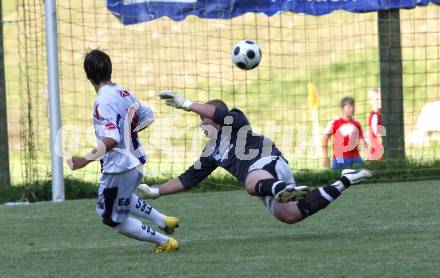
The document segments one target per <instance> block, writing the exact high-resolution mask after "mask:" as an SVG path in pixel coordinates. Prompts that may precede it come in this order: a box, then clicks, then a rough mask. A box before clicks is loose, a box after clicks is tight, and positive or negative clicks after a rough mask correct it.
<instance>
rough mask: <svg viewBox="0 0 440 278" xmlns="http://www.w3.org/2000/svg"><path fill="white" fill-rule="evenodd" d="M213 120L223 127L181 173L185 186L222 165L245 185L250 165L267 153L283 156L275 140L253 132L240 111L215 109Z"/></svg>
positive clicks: (180, 177) (268, 154)
mask: <svg viewBox="0 0 440 278" xmlns="http://www.w3.org/2000/svg"><path fill="white" fill-rule="evenodd" d="M213 121H214V122H215V123H217V124H219V125H221V128H220V129H219V130H218V132H217V136H216V137H215V138H212V139H211V140H209V142H208V145H207V146H206V148H205V149H204V151H203V153H202V155H201V156H200V158H199V160H198V161H197V162H196V163H194V164H193V165H192V166H191V167H189V168H188V170H186V171H185V172H184V173H183V174H182V175H180V176H179V179H180V181H181V182H182V184H183V186H184V187H186V188H190V187H193V186H195V185H197V184H198V183H199V182H201V181H202V180H203V179H205V178H206V177H207V176H209V175H210V174H211V173H212V172H213V171H214V170H215V169H216V168H217V167H222V168H224V169H225V170H226V171H228V172H229V173H231V174H232V175H233V176H234V177H236V178H237V179H239V180H240V181H241V182H242V183H243V184H244V183H245V181H246V177H247V174H248V169H249V167H250V166H251V165H252V164H253V163H254V162H255V161H257V160H258V159H260V158H262V157H266V156H280V155H281V152H280V151H279V150H278V149H277V148H276V147H275V145H274V144H273V142H272V140H270V139H268V138H267V137H264V136H262V135H258V134H254V133H253V132H252V129H251V126H250V123H249V120H248V119H247V118H246V116H245V115H244V114H243V112H241V111H240V110H238V109H236V108H233V109H232V110H231V111H228V110H226V109H221V108H216V110H215V113H214V118H213Z"/></svg>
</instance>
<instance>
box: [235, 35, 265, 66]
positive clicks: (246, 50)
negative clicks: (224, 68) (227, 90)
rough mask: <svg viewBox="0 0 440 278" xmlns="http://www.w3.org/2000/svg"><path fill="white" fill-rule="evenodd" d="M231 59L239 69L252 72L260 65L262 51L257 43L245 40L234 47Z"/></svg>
mask: <svg viewBox="0 0 440 278" xmlns="http://www.w3.org/2000/svg"><path fill="white" fill-rule="evenodd" d="M231 57H232V62H234V64H235V65H236V66H237V67H239V68H241V69H243V70H251V69H254V68H256V67H257V66H258V65H259V64H260V61H261V49H260V47H259V46H258V44H257V43H256V42H255V41H251V40H244V41H241V42H239V43H237V44H236V45H235V46H234V48H233V49H232V55H231Z"/></svg>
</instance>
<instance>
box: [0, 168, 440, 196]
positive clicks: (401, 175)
mask: <svg viewBox="0 0 440 278" xmlns="http://www.w3.org/2000/svg"><path fill="white" fill-rule="evenodd" d="M366 167H367V168H369V169H371V170H373V171H375V172H376V175H375V177H374V178H373V179H371V181H370V182H398V181H411V180H421V179H440V161H435V162H431V163H416V162H411V161H375V162H370V163H367V165H366ZM294 174H295V180H296V183H297V184H300V185H309V186H318V185H322V184H327V183H329V182H331V181H333V180H335V179H337V178H338V177H339V174H340V173H339V172H335V171H330V170H321V171H314V170H301V171H295V173H294ZM167 180H168V177H162V178H155V179H152V178H146V179H145V180H144V182H145V183H147V184H161V183H164V182H166V181H167ZM242 188H243V186H242V185H241V184H240V183H239V182H238V181H237V180H236V179H235V178H233V177H232V176H230V175H227V176H221V177H219V176H213V177H209V178H208V179H206V180H205V181H203V182H202V183H201V184H200V185H199V186H197V187H195V188H194V189H192V190H190V191H191V192H207V191H226V190H238V189H242ZM65 190H66V199H70V200H73V199H85V198H95V197H96V195H97V191H98V183H97V182H96V183H90V182H85V181H82V180H78V179H71V178H66V179H65ZM51 198H52V190H51V181H50V180H47V181H41V182H36V183H33V184H28V185H18V186H12V187H8V188H6V189H2V190H0V203H5V202H12V201H30V202H36V201H47V200H51Z"/></svg>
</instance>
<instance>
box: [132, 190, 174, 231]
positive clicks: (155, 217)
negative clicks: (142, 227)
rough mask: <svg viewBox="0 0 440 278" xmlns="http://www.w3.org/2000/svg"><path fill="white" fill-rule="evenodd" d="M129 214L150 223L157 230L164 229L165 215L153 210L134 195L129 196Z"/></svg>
mask: <svg viewBox="0 0 440 278" xmlns="http://www.w3.org/2000/svg"><path fill="white" fill-rule="evenodd" d="M130 213H132V214H134V215H137V216H139V217H142V218H145V219H147V220H150V221H152V222H153V223H154V224H155V225H156V226H158V227H159V228H162V229H164V228H165V226H166V225H165V218H166V215H164V214H162V213H160V212H159V211H158V210H156V209H155V208H153V207H152V206H151V205H150V204H148V202H147V201H145V200H144V199H141V198H139V197H138V196H137V195H136V194H132V195H131V202H130Z"/></svg>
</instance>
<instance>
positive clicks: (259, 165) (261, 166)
mask: <svg viewBox="0 0 440 278" xmlns="http://www.w3.org/2000/svg"><path fill="white" fill-rule="evenodd" d="M255 170H266V171H268V172H269V173H270V174H271V175H272V176H273V177H274V178H275V179H278V180H280V181H283V182H285V183H288V184H292V185H293V186H295V179H294V178H293V174H292V170H291V169H290V167H289V164H288V162H287V160H285V159H284V158H283V157H282V156H267V157H263V158H260V159H259V160H257V161H255V162H254V163H253V164H252V165H251V166H250V167H249V170H248V173H250V172H252V171H255ZM259 198H260V200H261V201H262V202H263V203H264V205H265V206H266V208H267V209H268V210H269V211H270V212H272V210H271V208H272V203H273V202H274V199H273V197H272V196H265V197H259Z"/></svg>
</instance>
